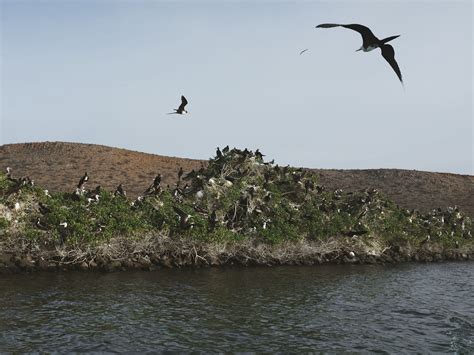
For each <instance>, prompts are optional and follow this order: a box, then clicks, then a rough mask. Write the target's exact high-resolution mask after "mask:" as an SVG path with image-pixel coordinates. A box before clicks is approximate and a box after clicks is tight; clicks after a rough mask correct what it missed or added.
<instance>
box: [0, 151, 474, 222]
mask: <svg viewBox="0 0 474 355" xmlns="http://www.w3.org/2000/svg"><path fill="white" fill-rule="evenodd" d="M203 164H206V162H205V161H202V160H194V159H184V158H175V157H165V156H160V155H155V154H147V153H141V152H136V151H131V150H126V149H120V148H112V147H107V146H103V145H96V144H82V143H63V142H41V143H20V144H6V145H2V146H0V169H2V171H4V170H5V168H6V167H7V166H10V167H11V168H12V169H13V176H16V177H20V176H29V177H30V178H31V179H34V180H35V182H36V183H37V184H38V185H40V186H42V187H44V188H46V189H49V190H50V191H74V188H75V186H76V185H77V182H78V181H79V179H80V178H81V176H82V175H83V174H84V172H86V171H87V172H88V175H89V177H90V180H89V182H88V187H89V188H94V187H95V186H96V185H101V186H102V187H104V188H106V189H108V190H113V189H115V188H116V187H117V186H118V185H119V184H120V183H123V184H124V187H125V190H126V191H127V193H128V194H129V195H131V196H137V195H139V194H141V193H143V191H144V190H145V189H146V188H147V187H148V186H149V185H150V184H151V183H152V181H153V178H154V177H155V175H156V174H158V173H160V174H162V175H163V179H162V184H163V185H164V186H166V185H168V184H169V185H173V184H174V183H175V182H176V179H177V171H178V170H179V167H182V168H183V169H184V171H190V170H192V169H199V167H200V166H201V165H203ZM312 170H313V171H314V172H315V173H316V174H317V175H318V176H319V179H320V180H319V181H320V184H322V185H325V186H326V187H327V188H328V189H336V188H342V189H343V190H344V191H354V190H360V189H364V188H369V187H375V188H377V189H380V190H382V191H383V192H384V193H385V194H386V195H387V196H388V197H389V198H391V199H392V200H393V201H395V202H396V203H398V204H399V205H400V206H403V207H405V208H410V209H411V208H416V209H419V210H420V211H423V212H426V211H429V210H431V209H433V208H437V207H442V208H445V207H447V206H454V205H457V206H459V207H460V208H461V210H463V211H464V212H465V213H466V214H468V215H469V216H471V217H474V197H473V196H474V176H472V175H459V174H450V173H434V172H424V171H416V170H401V169H368V170H335V169H312Z"/></svg>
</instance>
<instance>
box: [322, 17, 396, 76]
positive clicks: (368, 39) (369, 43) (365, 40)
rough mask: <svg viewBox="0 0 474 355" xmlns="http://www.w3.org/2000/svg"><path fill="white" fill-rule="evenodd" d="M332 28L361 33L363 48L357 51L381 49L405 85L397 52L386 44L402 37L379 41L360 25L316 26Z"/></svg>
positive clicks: (327, 24) (329, 24)
mask: <svg viewBox="0 0 474 355" xmlns="http://www.w3.org/2000/svg"><path fill="white" fill-rule="evenodd" d="M332 27H344V28H348V29H351V30H353V31H356V32H359V33H360V35H361V36H362V46H361V47H360V48H359V49H358V50H357V51H360V50H362V51H364V52H370V51H371V50H374V49H375V48H380V50H381V51H382V57H384V58H385V60H386V61H387V62H388V64H390V66H391V67H392V69H393V70H394V71H395V73H396V74H397V76H398V79H400V82H401V83H402V84H403V79H402V73H401V71H400V68H399V67H398V64H397V61H396V60H395V51H394V49H393V47H392V46H391V45H389V44H386V43H387V42H390V41H391V40H393V39H395V38H397V37H400V35H397V36H391V37H387V38H384V39H378V38H377V37H375V35H374V34H373V33H372V31H371V30H370V28H368V27H365V26H363V25H358V24H349V25H341V24H337V23H323V24H321V25H317V26H316V28H332ZM357 51H356V52H357Z"/></svg>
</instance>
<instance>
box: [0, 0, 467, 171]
mask: <svg viewBox="0 0 474 355" xmlns="http://www.w3.org/2000/svg"><path fill="white" fill-rule="evenodd" d="M0 4H1V6H0V11H1V25H0V31H1V35H0V40H1V42H0V49H1V52H0V60H1V63H0V64H1V71H0V75H1V76H0V84H1V91H0V115H1V116H0V117H1V119H0V133H1V134H0V144H9V143H24V142H40V141H66V142H80V143H93V144H102V145H107V146H113V147H120V148H126V149H131V150H136V151H142V152H147V153H154V154H160V155H168V156H178V157H186V158H196V159H207V158H209V157H211V156H213V155H214V154H215V149H216V147H217V146H219V147H224V146H225V145H230V146H231V147H234V146H235V147H239V148H242V149H243V148H245V147H247V148H249V149H254V150H255V149H257V148H259V149H260V150H261V151H262V152H263V153H264V154H266V158H267V159H268V160H271V159H275V161H276V163H278V164H280V165H286V164H290V165H292V166H304V167H310V168H337V169H367V168H399V169H416V170H425V171H439V172H452V173H461V174H471V175H472V174H474V168H473V135H474V131H473V106H472V101H473V70H472V65H473V64H472V61H473V27H472V26H473V25H472V23H473V5H472V1H470V0H466V1H456V0H447V1H407V0H399V1H395V0H393V1H388V0H385V1H358V0H352V1H197V0H196V1H152V0H138V1H119V0H118V1H113V0H49V1H45V0H0ZM325 22H334V23H360V24H364V25H366V26H368V27H370V28H371V29H372V31H373V32H374V34H375V35H376V36H378V37H379V38H385V37H388V36H392V35H400V37H399V38H397V39H395V40H393V41H392V42H391V44H392V45H393V47H394V48H395V57H396V59H397V61H398V64H399V66H400V69H401V71H402V74H403V77H404V82H405V86H404V87H403V86H402V85H401V84H400V82H399V81H398V79H397V77H396V75H395V73H394V72H393V71H392V69H391V68H390V67H389V65H388V63H387V62H386V61H385V60H384V59H383V57H382V56H381V55H380V50H379V49H376V50H374V51H371V52H368V53H364V52H362V51H359V52H356V51H355V50H356V49H358V48H360V46H361V44H362V43H361V42H362V40H361V37H360V35H359V34H358V33H356V32H353V31H351V30H348V29H344V28H332V29H316V28H315V26H316V25H318V24H320V23H325ZM306 48H308V51H307V52H305V53H304V54H303V55H299V52H300V51H301V50H303V49H306ZM181 95H185V96H186V98H187V99H188V101H189V104H188V106H187V109H188V110H189V114H188V115H184V116H179V115H167V114H166V113H168V112H172V111H173V109H175V108H177V107H178V106H179V104H180V96H181Z"/></svg>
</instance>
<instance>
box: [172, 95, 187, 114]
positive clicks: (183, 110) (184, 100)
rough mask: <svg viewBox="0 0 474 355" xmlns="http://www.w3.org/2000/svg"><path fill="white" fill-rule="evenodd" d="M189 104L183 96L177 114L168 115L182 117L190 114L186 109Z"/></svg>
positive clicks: (176, 110)
mask: <svg viewBox="0 0 474 355" xmlns="http://www.w3.org/2000/svg"><path fill="white" fill-rule="evenodd" d="M187 104H188V100H186V98H185V97H184V96H183V95H181V105H179V107H178V108H177V109H175V110H174V111H175V112H170V113H168V115H182V114H184V113H188V111H186V110H185V109H184V108H185V107H186V105H187Z"/></svg>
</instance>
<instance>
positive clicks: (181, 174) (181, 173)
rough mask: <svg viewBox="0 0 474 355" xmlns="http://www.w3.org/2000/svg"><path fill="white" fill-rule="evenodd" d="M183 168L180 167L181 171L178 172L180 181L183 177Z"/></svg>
mask: <svg viewBox="0 0 474 355" xmlns="http://www.w3.org/2000/svg"><path fill="white" fill-rule="evenodd" d="M183 173H184V171H183V168H182V167H179V170H178V180H181V176H183Z"/></svg>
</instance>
